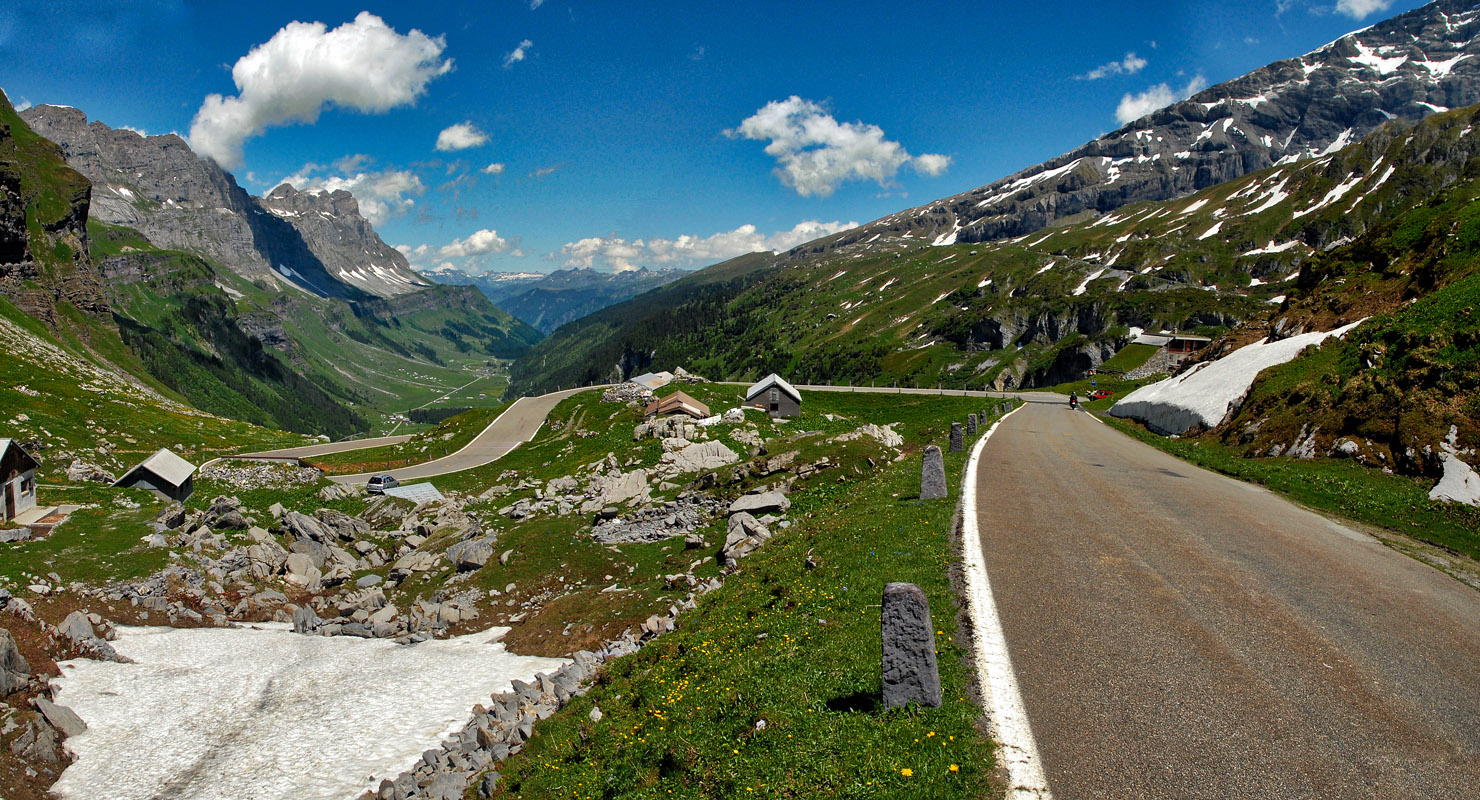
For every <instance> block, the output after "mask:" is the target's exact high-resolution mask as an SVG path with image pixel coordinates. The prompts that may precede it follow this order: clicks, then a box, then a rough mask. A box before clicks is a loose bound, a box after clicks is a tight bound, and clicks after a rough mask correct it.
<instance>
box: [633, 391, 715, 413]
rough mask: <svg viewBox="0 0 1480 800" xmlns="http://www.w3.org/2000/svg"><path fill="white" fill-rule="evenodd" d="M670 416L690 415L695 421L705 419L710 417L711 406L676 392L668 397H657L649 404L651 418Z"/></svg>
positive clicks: (648, 411) (648, 410)
mask: <svg viewBox="0 0 1480 800" xmlns="http://www.w3.org/2000/svg"><path fill="white" fill-rule="evenodd" d="M670 414H688V415H689V416H691V417H693V418H694V419H705V418H706V417H708V416H709V406H706V405H704V404H703V403H701V402H699V401H698V400H695V399H694V398H692V397H689V396H688V395H687V394H684V393H683V392H674V393H673V394H670V395H668V396H667V397H655V398H653V400H652V401H651V402H649V403H648V404H647V416H648V417H649V418H652V417H666V416H668V415H670Z"/></svg>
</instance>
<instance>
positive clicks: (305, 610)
mask: <svg viewBox="0 0 1480 800" xmlns="http://www.w3.org/2000/svg"><path fill="white" fill-rule="evenodd" d="M323 624H324V621H323V620H322V619H320V618H319V615H318V614H317V613H315V612H314V610H313V609H312V608H310V607H308V606H301V607H300V608H299V609H298V610H297V611H294V612H293V632H294V633H313V632H315V631H317V630H318V629H319V626H320V625H323Z"/></svg>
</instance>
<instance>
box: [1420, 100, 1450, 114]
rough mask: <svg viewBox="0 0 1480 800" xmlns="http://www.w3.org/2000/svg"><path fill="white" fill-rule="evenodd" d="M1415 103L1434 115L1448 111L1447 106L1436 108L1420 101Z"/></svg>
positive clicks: (1431, 104)
mask: <svg viewBox="0 0 1480 800" xmlns="http://www.w3.org/2000/svg"><path fill="white" fill-rule="evenodd" d="M1415 102H1416V103H1417V104H1418V105H1421V106H1423V107H1424V108H1427V109H1428V110H1430V111H1432V112H1434V113H1435V114H1443V113H1444V112H1445V111H1448V110H1449V108H1448V107H1447V106H1436V105H1434V104H1433V103H1425V102H1424V101H1422V100H1417V101H1415Z"/></svg>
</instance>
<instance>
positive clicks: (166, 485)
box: [113, 448, 195, 501]
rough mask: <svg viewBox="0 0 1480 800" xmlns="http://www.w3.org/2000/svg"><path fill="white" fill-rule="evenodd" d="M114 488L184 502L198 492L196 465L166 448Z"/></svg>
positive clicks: (119, 480) (130, 472)
mask: <svg viewBox="0 0 1480 800" xmlns="http://www.w3.org/2000/svg"><path fill="white" fill-rule="evenodd" d="M113 485H114V486H116V487H119V488H124V489H126V488H130V487H134V486H137V487H139V488H141V489H148V490H149V491H151V492H154V493H155V494H157V495H159V496H160V497H162V498H164V499H166V500H180V501H184V500H185V498H187V497H189V496H190V493H191V492H193V491H195V465H194V464H192V463H190V462H189V461H186V460H185V459H183V458H181V457H179V456H177V455H175V454H174V453H171V452H170V451H169V450H165V449H163V448H161V449H160V451H159V452H158V453H155V454H154V455H152V456H150V457H148V458H146V459H144V460H143V461H142V462H140V463H139V465H138V466H136V467H134V468H133V469H131V470H129V471H128V472H125V473H124V475H123V477H122V478H119V479H118V480H117V481H114V483H113Z"/></svg>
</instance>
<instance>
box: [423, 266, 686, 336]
mask: <svg viewBox="0 0 1480 800" xmlns="http://www.w3.org/2000/svg"><path fill="white" fill-rule="evenodd" d="M420 274H421V276H422V277H424V278H427V279H429V280H432V281H435V282H437V283H444V284H452V285H471V286H477V287H478V288H479V289H481V290H482V291H483V294H485V295H487V296H488V300H489V302H491V303H493V304H494V305H496V306H498V307H499V308H502V309H503V310H505V311H507V312H509V313H510V314H513V315H514V316H516V317H518V318H519V319H521V320H523V321H525V322H527V323H529V324H530V325H532V326H534V327H535V329H537V330H539V331H540V332H541V333H545V334H549V333H551V332H553V331H554V330H555V329H556V328H559V327H560V326H561V325H564V324H565V323H567V322H572V321H574V320H577V319H580V318H581V317H584V316H586V315H588V314H592V313H594V312H596V311H600V310H601V309H603V308H606V307H607V306H609V305H612V304H613V303H620V302H622V301H623V300H626V299H627V298H629V297H635V296H637V295H639V294H642V293H643V292H646V291H649V290H650V289H655V288H657V287H659V286H662V285H663V284H665V283H671V282H673V281H676V280H678V279H679V278H682V277H683V276H685V275H687V274H688V272H687V271H685V270H681V269H661V270H650V269H647V268H646V267H640V268H638V269H633V270H623V271H620V272H598V271H596V270H593V269H561V270H556V271H554V272H551V273H548V274H544V273H538V272H513V273H508V272H490V273H485V274H482V275H476V276H474V275H469V274H467V273H466V272H463V271H462V270H459V269H457V268H456V267H438V268H434V269H430V270H423V271H422V272H421V273H420Z"/></svg>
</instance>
